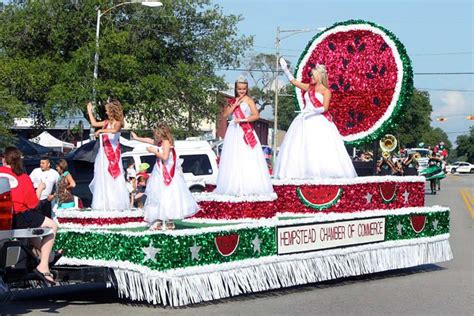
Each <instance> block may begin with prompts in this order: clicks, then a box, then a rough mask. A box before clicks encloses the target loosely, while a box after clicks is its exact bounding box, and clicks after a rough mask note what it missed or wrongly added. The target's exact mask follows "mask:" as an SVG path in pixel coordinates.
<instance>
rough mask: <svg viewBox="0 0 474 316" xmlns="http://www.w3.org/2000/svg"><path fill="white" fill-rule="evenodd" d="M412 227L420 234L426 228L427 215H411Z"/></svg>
mask: <svg viewBox="0 0 474 316" xmlns="http://www.w3.org/2000/svg"><path fill="white" fill-rule="evenodd" d="M410 222H411V228H413V230H414V231H415V233H417V234H419V233H421V232H422V231H423V230H424V229H425V224H426V215H412V216H411V217H410Z"/></svg>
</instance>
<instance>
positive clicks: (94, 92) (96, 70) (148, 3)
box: [92, 0, 163, 105]
mask: <svg viewBox="0 0 474 316" xmlns="http://www.w3.org/2000/svg"><path fill="white" fill-rule="evenodd" d="M133 3H140V4H141V5H143V6H146V7H151V8H156V7H161V6H162V5H163V3H161V2H160V1H140V0H131V1H126V2H122V3H119V4H116V5H114V6H112V7H110V8H108V9H106V10H105V11H104V12H101V11H100V9H97V26H96V30H95V55H94V80H93V82H92V97H93V101H94V105H95V103H96V101H97V89H96V83H97V78H98V76H99V34H100V18H101V17H102V16H103V15H104V14H107V13H109V12H110V11H112V10H113V9H115V8H118V7H122V6H124V5H127V4H133Z"/></svg>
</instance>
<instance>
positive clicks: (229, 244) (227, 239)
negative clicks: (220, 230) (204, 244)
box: [214, 234, 240, 257]
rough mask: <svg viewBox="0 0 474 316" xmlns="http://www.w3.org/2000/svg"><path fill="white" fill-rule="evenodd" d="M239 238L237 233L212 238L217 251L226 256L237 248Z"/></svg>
mask: <svg viewBox="0 0 474 316" xmlns="http://www.w3.org/2000/svg"><path fill="white" fill-rule="evenodd" d="M239 240H240V237H239V235H238V234H231V235H226V236H216V237H215V238H214V244H215V245H216V248H217V251H219V253H220V254H221V255H222V256H224V257H228V256H230V255H232V254H233V253H234V251H235V250H236V249H237V247H238V245H239Z"/></svg>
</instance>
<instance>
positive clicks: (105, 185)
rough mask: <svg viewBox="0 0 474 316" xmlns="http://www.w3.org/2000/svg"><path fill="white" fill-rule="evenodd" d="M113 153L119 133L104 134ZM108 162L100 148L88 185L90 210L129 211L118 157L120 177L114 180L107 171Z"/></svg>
mask: <svg viewBox="0 0 474 316" xmlns="http://www.w3.org/2000/svg"><path fill="white" fill-rule="evenodd" d="M106 134H107V135H108V136H109V139H110V143H111V144H112V148H113V150H114V152H115V149H116V148H117V146H118V145H119V141H120V133H115V134H114V133H106ZM108 167H109V160H108V159H107V156H106V155H105V151H104V147H103V146H102V144H101V146H100V148H99V152H98V153H97V157H96V158H95V163H94V179H93V180H92V182H91V183H90V184H89V189H90V190H91V192H92V205H91V207H92V209H94V210H103V211H123V210H128V209H130V197H129V193H128V190H127V184H126V182H125V177H124V173H123V167H122V159H121V157H119V168H120V175H119V176H118V177H116V178H114V177H112V175H111V174H110V173H109V171H108Z"/></svg>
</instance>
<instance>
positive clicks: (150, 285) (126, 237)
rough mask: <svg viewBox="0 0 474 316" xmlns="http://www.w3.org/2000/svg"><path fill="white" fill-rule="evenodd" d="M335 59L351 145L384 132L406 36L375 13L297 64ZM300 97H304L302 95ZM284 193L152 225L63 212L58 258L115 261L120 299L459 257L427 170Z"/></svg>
mask: <svg viewBox="0 0 474 316" xmlns="http://www.w3.org/2000/svg"><path fill="white" fill-rule="evenodd" d="M317 63H320V64H325V65H326V67H327V70H328V74H329V78H328V79H329V85H330V88H331V90H332V101H331V104H332V105H331V108H330V112H331V114H332V115H333V118H334V122H335V124H336V125H337V127H338V129H339V131H340V133H341V135H342V136H343V137H344V140H345V141H346V143H348V144H352V145H357V144H362V143H365V142H371V141H375V140H377V139H379V138H380V137H381V136H382V135H383V134H384V133H385V131H386V130H387V128H389V127H391V126H392V125H393V124H394V123H395V122H394V120H395V119H396V118H397V117H399V116H400V115H402V114H403V108H404V106H405V105H406V102H407V101H408V99H409V97H410V93H411V90H412V86H413V81H412V80H413V79H412V69H411V65H410V60H409V58H408V55H407V53H406V51H405V49H404V47H403V45H402V44H401V43H400V42H399V40H398V39H397V38H396V37H395V36H394V35H393V34H392V33H390V32H389V31H387V30H385V29H384V28H382V27H380V26H378V25H376V24H374V23H370V22H366V21H346V22H342V23H336V24H334V25H333V26H332V27H330V28H328V29H326V30H325V31H323V32H321V33H318V34H317V35H316V36H315V37H314V38H313V39H312V41H311V42H310V43H309V44H308V46H307V47H306V49H305V50H304V52H303V53H302V55H301V58H300V60H299V62H298V64H297V66H296V71H295V77H296V78H297V79H298V80H301V81H304V82H308V80H309V77H308V72H309V70H310V69H311V67H312V66H314V65H315V64H317ZM295 101H296V102H299V103H300V102H302V95H301V94H299V92H295ZM273 185H274V191H275V194H272V195H269V196H252V197H229V196H223V195H216V194H214V193H212V192H208V193H200V194H195V198H196V200H197V201H198V203H199V205H200V207H201V211H200V212H199V213H197V214H196V215H195V216H194V217H193V218H190V219H186V220H182V221H178V222H177V223H176V226H177V229H175V230H171V231H170V230H166V231H150V230H148V229H147V227H146V224H145V223H144V221H143V213H142V211H141V210H128V211H124V212H100V211H95V210H64V211H61V212H58V213H57V214H56V215H57V219H58V221H59V223H60V224H61V229H60V231H59V233H58V236H57V241H56V247H58V248H63V249H65V250H66V254H65V255H64V256H63V258H61V259H60V261H59V264H61V265H68V266H84V265H86V266H99V267H108V268H110V269H111V270H113V280H114V283H115V286H116V287H117V289H118V293H119V296H121V297H124V298H128V299H131V300H137V301H145V302H149V303H152V304H162V305H170V306H182V305H187V304H194V303H200V302H205V301H210V300H216V299H221V298H225V297H230V296H235V295H239V294H245V293H253V292H259V291H265V290H271V289H278V288H284V287H289V286H295V285H301V284H307V283H313V282H320V281H325V280H332V279H337V278H344V277H350V276H357V275H364V274H370V273H375V272H380V271H387V270H392V269H400V268H408V267H413V266H418V265H423V264H430V263H437V262H443V261H447V260H450V259H452V253H451V248H450V245H449V227H450V222H449V212H450V211H449V209H448V208H447V207H442V206H433V207H425V206H424V194H425V188H424V187H425V179H424V178H423V177H395V176H383V177H377V176H371V177H359V178H355V179H311V180H307V181H302V180H274V182H273Z"/></svg>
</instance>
